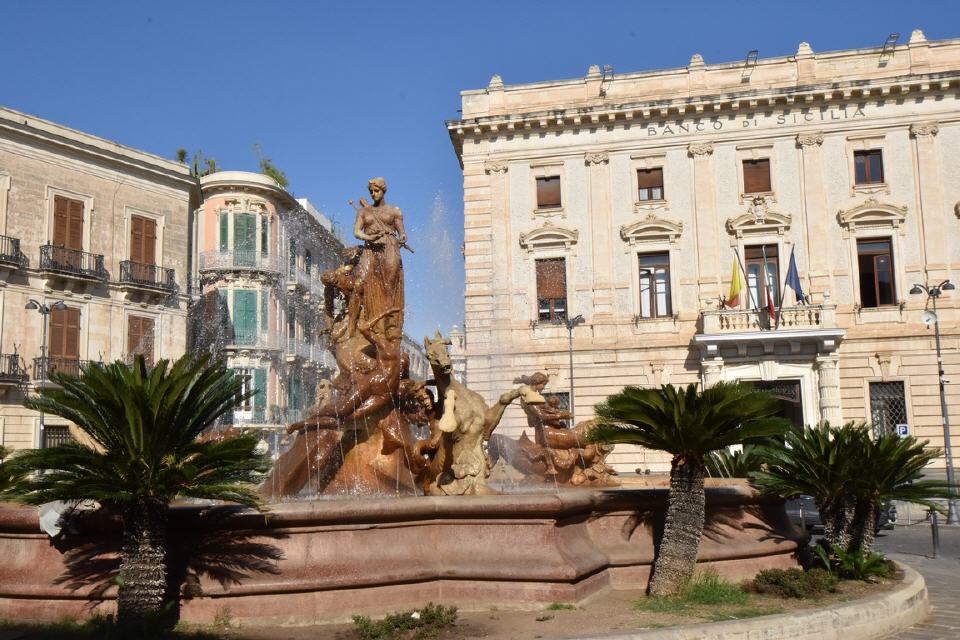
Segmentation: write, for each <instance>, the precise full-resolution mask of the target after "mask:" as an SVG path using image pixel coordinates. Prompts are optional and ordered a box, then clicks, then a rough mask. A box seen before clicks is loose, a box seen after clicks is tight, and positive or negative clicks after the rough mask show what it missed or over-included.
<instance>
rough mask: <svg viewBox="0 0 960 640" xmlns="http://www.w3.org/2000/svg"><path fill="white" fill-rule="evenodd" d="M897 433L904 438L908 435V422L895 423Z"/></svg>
mask: <svg viewBox="0 0 960 640" xmlns="http://www.w3.org/2000/svg"><path fill="white" fill-rule="evenodd" d="M897 435H898V436H900V437H901V438H906V437H907V436H909V435H910V425H908V424H898V425H897Z"/></svg>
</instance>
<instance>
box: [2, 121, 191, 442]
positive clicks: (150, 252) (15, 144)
mask: <svg viewBox="0 0 960 640" xmlns="http://www.w3.org/2000/svg"><path fill="white" fill-rule="evenodd" d="M195 203H196V191H195V180H194V179H193V178H192V177H191V176H190V172H189V170H188V169H187V167H186V166H185V165H182V164H179V163H176V162H172V161H170V160H166V159H164V158H160V157H157V156H154V155H152V154H149V153H145V152H143V151H138V150H136V149H131V148H129V147H125V146H123V145H120V144H117V143H115V142H111V141H109V140H104V139H102V138H98V137H96V136H92V135H89V134H86V133H82V132H80V131H75V130H73V129H69V128H67V127H64V126H61V125H58V124H55V123H53V122H48V121H46V120H42V119H40V118H36V117H34V116H30V115H27V114H23V113H19V112H16V111H13V110H10V109H5V108H0V234H2V235H0V353H2V355H0V444H2V445H3V446H6V447H9V448H13V449H20V448H34V447H45V446H51V445H55V444H58V443H60V442H63V441H64V440H66V439H67V438H69V437H70V435H71V434H70V427H69V425H68V424H67V423H66V422H64V421H63V420H62V419H60V418H56V417H54V416H46V417H42V416H40V415H38V414H37V413H35V412H33V411H30V410H27V409H25V408H24V407H23V406H22V404H21V403H22V401H23V398H24V395H25V394H27V393H30V392H32V391H34V390H36V389H37V388H38V387H40V386H42V385H47V384H52V383H51V382H50V381H49V376H50V374H51V373H53V372H61V373H73V374H76V373H77V372H78V371H79V369H80V366H81V364H82V363H84V362H86V361H103V362H109V361H112V360H116V359H129V358H131V357H132V355H133V354H135V353H142V354H144V355H145V356H146V357H147V359H148V360H154V359H158V358H176V357H178V356H180V355H182V354H183V353H184V351H185V349H186V336H187V306H188V301H189V298H188V296H187V282H188V276H189V273H190V272H189V262H188V249H187V247H188V242H189V238H188V230H189V224H188V218H189V215H190V211H191V209H192V207H193V206H195ZM38 312H39V313H38ZM74 435H76V434H75V433H74Z"/></svg>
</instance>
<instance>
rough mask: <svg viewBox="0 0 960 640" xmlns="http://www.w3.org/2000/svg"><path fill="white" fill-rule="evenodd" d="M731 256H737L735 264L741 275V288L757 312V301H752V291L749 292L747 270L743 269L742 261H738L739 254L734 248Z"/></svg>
mask: <svg viewBox="0 0 960 640" xmlns="http://www.w3.org/2000/svg"><path fill="white" fill-rule="evenodd" d="M733 255H735V256H737V264H738V265H740V273H741V274H743V286H745V287H746V288H747V297H748V298H749V299H750V302H752V303H753V305H754V306H753V308H754V309H757V310H758V311H759V307H758V306H757V301H756V300H754V299H753V291H751V290H750V278H748V277H747V270H746V269H744V268H743V260H741V259H740V252H739V251H738V250H737V248H736V247H734V248H733Z"/></svg>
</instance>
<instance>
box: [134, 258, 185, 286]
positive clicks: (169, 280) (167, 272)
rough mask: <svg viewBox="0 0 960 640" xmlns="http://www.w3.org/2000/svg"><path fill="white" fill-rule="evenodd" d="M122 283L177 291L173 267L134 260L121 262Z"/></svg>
mask: <svg viewBox="0 0 960 640" xmlns="http://www.w3.org/2000/svg"><path fill="white" fill-rule="evenodd" d="M120 283H121V284H131V285H134V286H136V287H142V288H144V289H156V290H157V291H176V289H177V282H176V280H175V279H174V271H173V269H165V268H163V267H158V266H157V265H155V264H144V263H142V262H134V261H133V260H124V261H123V262H121V263H120Z"/></svg>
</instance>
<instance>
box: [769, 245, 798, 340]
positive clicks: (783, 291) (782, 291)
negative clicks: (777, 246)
mask: <svg viewBox="0 0 960 640" xmlns="http://www.w3.org/2000/svg"><path fill="white" fill-rule="evenodd" d="M796 249H797V247H796V245H794V246H792V247H790V262H788V263H787V273H786V275H784V276H783V287H782V288H781V289H780V306H779V307H778V308H777V322H776V323H775V324H774V326H773V330H774V331H776V330H777V329H779V328H780V316H781V315H782V314H783V300H784V298H786V297H787V296H786V295H785V294H786V292H787V278H788V277H789V276H790V265H791V264H793V252H794V251H796ZM794 295H796V293H794Z"/></svg>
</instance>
